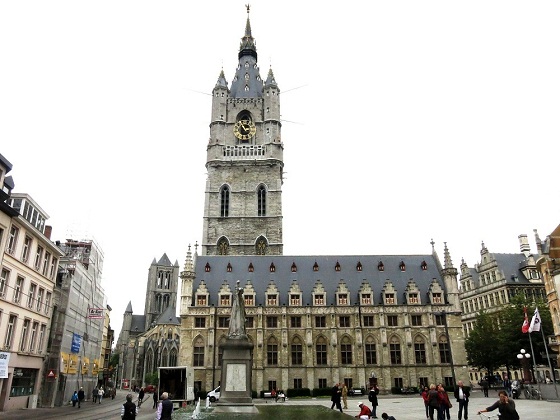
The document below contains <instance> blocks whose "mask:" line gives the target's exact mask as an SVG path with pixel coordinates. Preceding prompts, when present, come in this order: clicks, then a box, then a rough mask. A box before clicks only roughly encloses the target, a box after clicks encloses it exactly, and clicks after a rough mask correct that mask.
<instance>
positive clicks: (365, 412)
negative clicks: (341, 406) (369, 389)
mask: <svg viewBox="0 0 560 420" xmlns="http://www.w3.org/2000/svg"><path fill="white" fill-rule="evenodd" d="M358 407H360V414H358V415H357V416H356V418H357V419H361V420H368V419H369V416H371V410H370V409H369V407H368V406H367V405H365V404H364V403H363V402H359V403H358Z"/></svg>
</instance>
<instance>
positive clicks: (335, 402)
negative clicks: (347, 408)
mask: <svg viewBox="0 0 560 420" xmlns="http://www.w3.org/2000/svg"><path fill="white" fill-rule="evenodd" d="M338 385H339V384H336V385H335V386H333V388H332V395H331V401H332V405H331V410H332V409H333V408H334V407H335V406H336V408H337V410H340V412H341V413H342V404H340V397H341V396H342V391H341V390H340V387H339V386H338Z"/></svg>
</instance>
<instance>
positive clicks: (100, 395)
mask: <svg viewBox="0 0 560 420" xmlns="http://www.w3.org/2000/svg"><path fill="white" fill-rule="evenodd" d="M103 394H105V391H104V390H103V387H102V386H101V387H99V391H97V399H98V400H99V404H101V400H102V399H103Z"/></svg>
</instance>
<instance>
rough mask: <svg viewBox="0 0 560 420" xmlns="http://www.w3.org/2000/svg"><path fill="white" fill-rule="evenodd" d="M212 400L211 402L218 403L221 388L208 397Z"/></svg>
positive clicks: (211, 392) (210, 393)
mask: <svg viewBox="0 0 560 420" xmlns="http://www.w3.org/2000/svg"><path fill="white" fill-rule="evenodd" d="M206 396H207V397H209V398H210V402H216V401H218V400H219V399H220V387H218V388H216V389H214V390H212V391H210V392H209V393H208V394H207V395H206Z"/></svg>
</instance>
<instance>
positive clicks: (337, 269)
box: [334, 261, 340, 271]
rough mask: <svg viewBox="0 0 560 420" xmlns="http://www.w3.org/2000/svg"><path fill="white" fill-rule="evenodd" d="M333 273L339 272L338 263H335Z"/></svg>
mask: <svg viewBox="0 0 560 420" xmlns="http://www.w3.org/2000/svg"><path fill="white" fill-rule="evenodd" d="M334 271H340V264H339V263H338V261H337V262H336V264H335V266H334Z"/></svg>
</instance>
